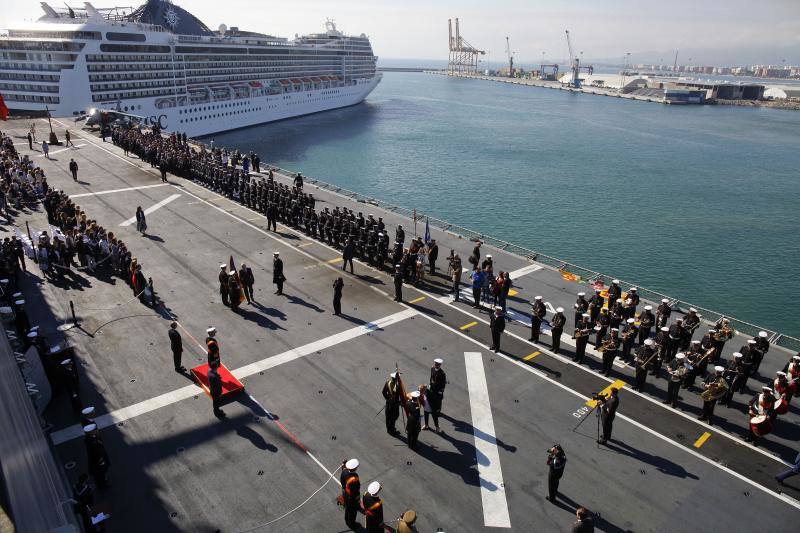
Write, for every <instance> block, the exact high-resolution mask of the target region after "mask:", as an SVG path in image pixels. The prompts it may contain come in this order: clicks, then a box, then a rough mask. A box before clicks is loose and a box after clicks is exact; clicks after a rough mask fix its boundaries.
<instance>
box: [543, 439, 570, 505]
mask: <svg viewBox="0 0 800 533" xmlns="http://www.w3.org/2000/svg"><path fill="white" fill-rule="evenodd" d="M566 465H567V454H565V453H564V449H563V448H561V445H560V444H555V445H553V447H552V448H550V449H549V450H547V466H548V467H549V470H548V473H547V499H548V500H549V501H550V503H555V501H556V498H557V497H558V484H559V483H560V482H561V476H563V475H564V467H566Z"/></svg>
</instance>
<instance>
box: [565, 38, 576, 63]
mask: <svg viewBox="0 0 800 533" xmlns="http://www.w3.org/2000/svg"><path fill="white" fill-rule="evenodd" d="M566 33H567V48H569V64H570V65H572V64H573V63H574V62H575V54H573V53H572V41H570V39H569V30H566Z"/></svg>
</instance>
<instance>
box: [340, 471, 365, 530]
mask: <svg viewBox="0 0 800 533" xmlns="http://www.w3.org/2000/svg"><path fill="white" fill-rule="evenodd" d="M358 465H359V462H358V459H350V460H349V461H346V462H343V463H342V474H341V476H339V481H340V482H341V484H342V505H343V506H344V523H345V524H346V525H347V527H349V528H350V529H354V530H356V529H359V528H360V527H361V525H360V524H359V523H358V522H357V521H356V515H357V514H358V511H359V508H360V503H361V501H360V498H361V481H360V479H359V477H358V472H356V470H357V469H358Z"/></svg>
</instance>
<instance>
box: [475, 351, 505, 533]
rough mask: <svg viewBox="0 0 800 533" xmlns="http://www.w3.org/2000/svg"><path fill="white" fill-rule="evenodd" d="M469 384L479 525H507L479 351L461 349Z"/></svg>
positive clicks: (495, 444) (498, 462)
mask: <svg viewBox="0 0 800 533" xmlns="http://www.w3.org/2000/svg"><path fill="white" fill-rule="evenodd" d="M464 362H465V365H466V370H467V386H468V388H469V406H470V410H471V412H472V435H473V436H474V437H475V460H476V461H477V463H478V477H479V478H480V485H481V502H482V503H483V525H484V526H486V527H511V519H510V518H509V516H508V501H507V500H506V489H505V485H504V484H503V469H502V467H501V466H500V453H499V452H498V450H497V439H496V438H495V435H494V420H493V419H492V406H491V404H490V403H489V387H488V385H487V384H486V373H485V372H484V370H483V356H482V355H481V353H480V352H464Z"/></svg>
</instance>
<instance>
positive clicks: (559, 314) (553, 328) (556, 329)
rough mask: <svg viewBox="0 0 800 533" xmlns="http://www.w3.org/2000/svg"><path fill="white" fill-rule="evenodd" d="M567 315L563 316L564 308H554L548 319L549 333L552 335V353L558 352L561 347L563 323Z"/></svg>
mask: <svg viewBox="0 0 800 533" xmlns="http://www.w3.org/2000/svg"><path fill="white" fill-rule="evenodd" d="M566 322H567V317H565V316H564V308H563V307H559V308H557V309H556V314H555V315H553V318H552V319H551V320H550V335H552V336H553V353H558V350H559V349H560V348H561V334H562V333H564V324H565V323H566Z"/></svg>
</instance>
